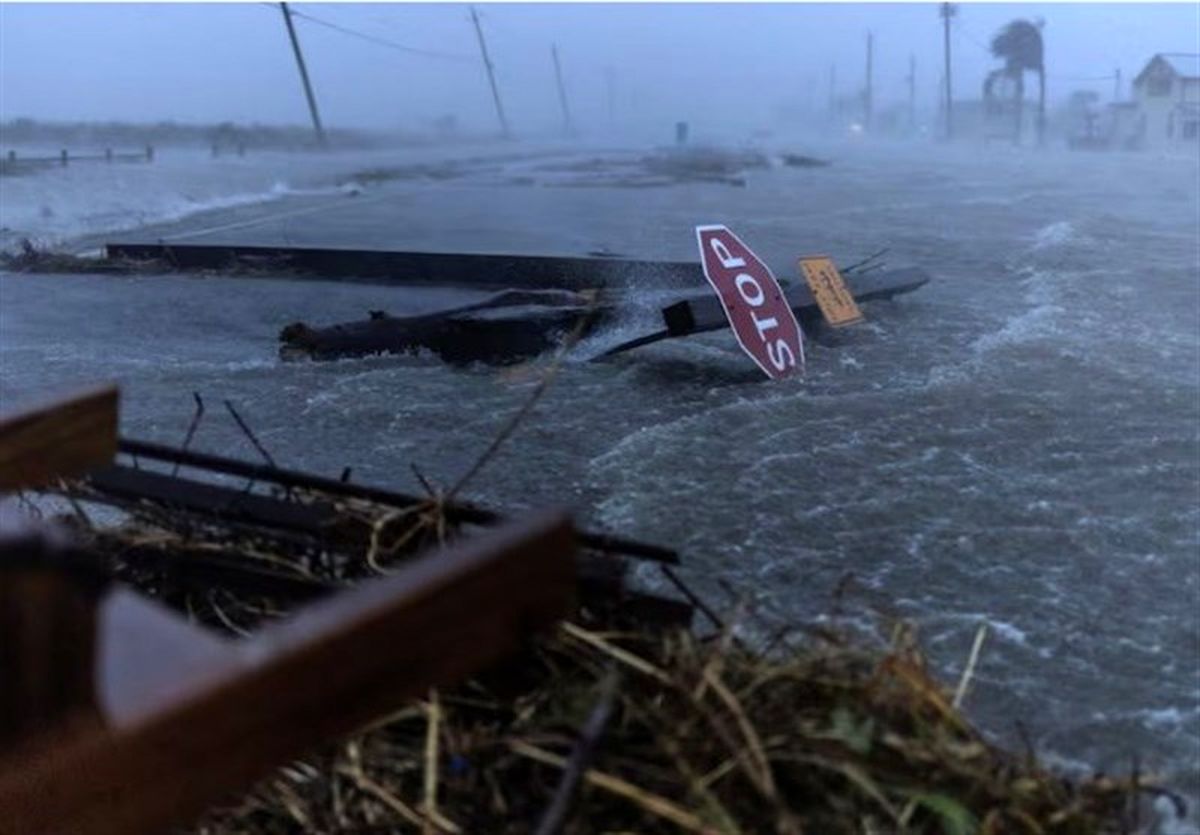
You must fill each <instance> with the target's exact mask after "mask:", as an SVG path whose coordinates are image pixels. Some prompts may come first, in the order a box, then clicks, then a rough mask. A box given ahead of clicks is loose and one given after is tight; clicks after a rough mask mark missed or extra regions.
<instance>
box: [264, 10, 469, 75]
mask: <svg viewBox="0 0 1200 835" xmlns="http://www.w3.org/2000/svg"><path fill="white" fill-rule="evenodd" d="M264 5H270V4H264ZM292 17H298V18H302V19H304V20H307V21H309V22H310V23H315V24H317V25H318V26H324V27H325V28H327V29H332V30H334V31H335V32H341V33H342V34H343V35H350V36H351V37H355V38H359V39H360V40H364V41H367V42H369V43H373V44H375V45H376V46H383V47H387V48H388V49H394V50H397V51H398V52H406V53H408V54H410V55H423V56H425V57H426V58H440V59H442V60H443V61H460V62H463V63H474V62H475V59H474V58H471V57H470V56H467V55H457V54H454V53H451V52H436V51H434V50H432V49H421V48H420V47H415V46H407V45H405V44H402V43H396V42H395V41H391V40H388V39H387V38H381V37H379V36H377V35H371V34H368V33H366V32H359V31H358V30H356V29H350V28H348V27H346V26H341V25H340V24H337V23H332V22H331V21H328V20H323V19H321V18H319V17H314V16H313V15H310V14H308V13H307V12H299V11H296V10H295V9H292Z"/></svg>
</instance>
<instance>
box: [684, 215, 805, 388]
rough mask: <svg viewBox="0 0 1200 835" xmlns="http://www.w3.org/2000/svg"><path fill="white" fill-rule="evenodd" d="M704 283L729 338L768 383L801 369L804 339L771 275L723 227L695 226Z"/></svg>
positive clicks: (748, 250) (743, 245) (742, 244)
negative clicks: (717, 305)
mask: <svg viewBox="0 0 1200 835" xmlns="http://www.w3.org/2000/svg"><path fill="white" fill-rule="evenodd" d="M696 240H697V242H698V243H699V244H700V259H701V261H703V263H704V277H705V278H707V279H708V283H709V284H711V285H712V286H713V289H714V290H716V291H717V297H718V298H719V299H720V300H721V306H722V307H723V308H725V316H726V318H728V319H729V326H730V327H731V328H733V334H734V336H736V337H737V341H738V343H739V344H740V345H741V346H742V350H744V351H745V352H746V353H747V354H749V355H750V358H751V359H752V360H754V361H755V362H756V363H758V367H759V368H761V369H762V370H763V373H765V374H766V375H767V376H768V377H770V378H771V379H773V380H777V379H780V378H781V377H788V376H791V375H792V374H794V373H795V372H796V370H797V368H800V369H803V368H804V334H803V332H802V331H801V330H800V323H799V322H797V321H796V316H795V314H794V313H792V309H791V308H790V307H789V306H788V303H787V299H786V298H785V297H784V294H783V290H782V288H780V286H779V282H777V281H776V280H775V276H773V275H771V270H770V269H769V268H768V267H767V265H766V264H764V263H763V262H762V261H760V260H759V258H758V256H756V255H755V254H754V253H753V252H751V251H750V248H749V247H748V246H746V245H745V244H744V243H742V242H741V240H740V239H739V238H738V236H737V235H735V234H733V233H732V232H730V231H729V229H728V228H726V227H724V226H697V227H696Z"/></svg>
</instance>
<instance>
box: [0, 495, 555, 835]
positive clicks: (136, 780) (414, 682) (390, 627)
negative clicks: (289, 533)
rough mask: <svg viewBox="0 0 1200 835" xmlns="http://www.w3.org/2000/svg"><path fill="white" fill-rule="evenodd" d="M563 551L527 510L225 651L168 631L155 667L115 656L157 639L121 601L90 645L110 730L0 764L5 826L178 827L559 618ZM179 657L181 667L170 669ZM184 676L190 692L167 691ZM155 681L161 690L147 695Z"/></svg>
mask: <svg viewBox="0 0 1200 835" xmlns="http://www.w3.org/2000/svg"><path fill="white" fill-rule="evenodd" d="M573 550H574V536H573V534H572V529H571V525H570V522H569V520H568V519H567V518H566V517H565V516H564V515H562V514H545V515H541V516H537V517H535V518H532V519H530V520H528V521H524V522H520V523H515V524H512V525H510V526H507V527H505V528H502V529H500V530H497V531H494V532H490V533H489V534H487V535H484V536H480V537H477V538H474V539H472V540H469V541H466V542H463V543H462V544H460V545H458V546H456V547H455V548H452V549H450V550H449V551H447V552H445V553H441V554H436V555H433V556H431V557H429V558H427V559H424V560H421V561H419V562H417V563H415V564H412V565H410V566H409V567H407V568H405V569H402V570H401V571H399V572H398V573H397V574H395V575H393V576H391V577H388V578H385V579H381V580H377V581H372V582H370V583H366V584H363V585H361V586H359V587H357V588H356V589H354V590H352V591H349V592H346V593H344V594H340V595H337V596H336V597H334V598H331V599H329V600H326V601H323V602H321V603H318V604H315V605H314V606H312V607H311V609H309V610H307V611H304V612H302V613H301V614H299V615H298V616H296V617H295V618H293V619H291V620H289V621H286V622H283V623H281V624H278V625H274V626H270V627H267V628H264V629H263V630H261V632H260V633H258V634H257V635H256V636H254V637H252V638H248V639H246V640H245V641H244V642H235V643H233V644H231V645H230V651H229V652H225V651H224V650H223V649H222V648H221V647H215V648H213V647H211V646H210V645H211V641H210V639H208V638H207V636H203V637H201V638H199V641H200V643H202V644H203V646H193V645H192V644H191V643H190V639H189V638H188V637H187V632H186V631H179V632H177V633H174V634H172V635H171V637H170V641H171V642H175V643H179V644H180V647H179V648H177V649H170V648H168V649H167V650H166V651H163V650H162V649H161V648H160V650H159V651H158V652H157V653H156V656H161V661H162V663H161V666H154V665H150V664H146V663H142V664H135V665H132V666H131V665H129V664H128V663H123V662H122V661H121V657H122V654H123V653H128V652H137V651H138V650H137V648H136V647H130V645H129V644H130V642H131V641H133V642H136V641H137V636H139V635H142V634H143V633H145V632H146V630H147V629H149V630H150V632H152V633H153V636H152V637H153V639H154V640H156V641H158V642H159V644H161V639H162V636H163V634H164V631H163V629H162V623H161V620H160V619H161V617H162V614H163V613H162V610H161V609H159V608H158V607H156V606H153V605H147V606H146V607H143V609H141V610H139V608H138V607H137V606H136V605H134V604H136V602H137V601H130V600H125V601H124V602H123V604H122V609H123V610H122V611H121V613H120V617H119V618H117V622H119V624H120V635H121V639H120V640H119V641H117V640H110V638H115V637H116V636H115V635H109V634H103V635H101V636H100V639H101V641H103V644H102V645H101V647H100V648H99V649H98V655H99V657H100V658H101V659H103V660H102V663H101V669H100V672H99V675H100V676H101V679H102V681H101V685H100V687H99V688H98V689H99V690H100V691H101V692H102V693H104V694H106V695H105V699H104V700H103V701H105V703H106V704H105V719H106V721H107V725H106V726H105V727H102V728H99V729H91V730H85V731H83V732H73V730H72V729H71V728H70V727H64V728H62V730H61V732H58V733H54V734H52V735H49V736H42V737H39V738H38V740H37V743H38V744H36V745H32V746H24V747H21V748H19V749H17V750H10V751H8V752H6V753H5V754H4V755H0V832H4V833H21V835H39V833H50V832H56V833H59V832H70V833H73V835H117V833H129V832H139V833H142V832H146V833H150V832H158V831H162V830H164V829H167V828H168V827H171V826H174V825H178V824H181V823H184V822H186V821H187V820H189V819H190V818H191V817H193V816H195V815H197V814H199V813H201V812H202V811H203V810H204V809H205V808H206V807H207V806H209V805H210V804H211V803H213V802H215V801H217V800H219V799H220V798H221V797H223V796H225V795H226V794H228V793H230V792H232V791H235V790H238V789H242V788H244V787H245V786H247V785H249V784H250V783H252V782H253V781H254V780H256V779H258V778H260V777H262V776H264V775H265V774H266V773H268V772H269V770H270V769H271V768H272V767H274V766H277V765H279V764H281V763H283V762H286V761H287V760H289V759H291V758H293V757H296V756H299V755H300V754H302V753H303V752H304V751H306V750H308V749H310V748H311V747H312V746H314V745H316V744H318V743H321V742H324V741H327V740H330V739H333V738H336V737H338V736H340V735H343V734H346V733H349V732H351V731H353V730H354V729H355V728H358V727H361V726H362V725H363V724H365V723H367V722H369V721H370V720H372V719H374V718H377V717H378V716H380V715H382V714H385V713H386V712H388V711H390V710H394V709H395V708H396V707H397V706H398V705H399V704H401V703H402V702H403V701H404V700H406V699H409V698H412V697H415V696H419V695H422V694H424V693H426V692H427V691H428V688H430V687H433V686H440V685H445V684H449V683H452V682H455V681H457V680H460V679H461V678H463V677H465V676H467V675H469V674H470V673H472V672H474V671H476V670H478V669H480V668H481V667H482V666H484V665H487V664H490V663H492V662H494V661H495V660H497V659H498V658H499V657H501V656H502V655H504V654H506V653H508V652H510V651H512V650H513V649H515V648H517V646H518V645H519V643H520V642H521V640H522V637H523V636H524V635H525V634H526V633H527V631H528V630H529V629H530V628H533V627H538V626H546V625H548V624H549V623H551V622H552V621H554V620H555V619H557V618H559V617H561V616H562V615H564V614H565V613H566V612H567V611H568V607H569V605H570V598H571V595H572V592H573V587H574V568H573V560H572V554H573ZM139 622H140V623H141V626H139ZM106 623H109V622H108V621H106ZM156 624H157V625H156ZM112 625H113V627H114V629H115V628H116V624H115V623H114V624H112ZM210 649H211V651H210ZM192 650H196V651H192ZM142 657H143V658H144V657H145V655H144V654H143V655H142ZM184 657H186V658H188V659H189V661H188V669H187V670H182V669H181V668H180V666H179V664H178V663H177V661H176V659H177V658H184ZM181 675H183V676H185V678H184V679H183V680H184V681H185V682H186V683H185V684H184V685H183V686H180V685H179V684H172V682H178V681H179V680H180V676H181ZM112 676H119V677H122V680H119V681H114V680H112V679H111V677H112ZM130 676H132V677H136V679H137V681H136V682H132V683H133V684H134V685H136V686H128V685H130V682H129V681H128V678H129V677H130ZM159 686H163V687H167V688H168V689H170V692H169V694H168V695H167V696H165V697H159V698H146V694H147V693H155V692H158V688H159Z"/></svg>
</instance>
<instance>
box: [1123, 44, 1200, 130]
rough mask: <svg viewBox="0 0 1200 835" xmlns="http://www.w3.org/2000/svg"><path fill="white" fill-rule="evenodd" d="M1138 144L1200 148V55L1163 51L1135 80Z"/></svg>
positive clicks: (1134, 98) (1134, 99)
mask: <svg viewBox="0 0 1200 835" xmlns="http://www.w3.org/2000/svg"><path fill="white" fill-rule="evenodd" d="M1133 101H1134V103H1135V104H1136V106H1137V117H1136V127H1135V130H1134V134H1135V136H1136V138H1137V144H1138V145H1140V146H1141V147H1144V148H1148V149H1154V150H1191V149H1200V55H1191V54H1182V53H1160V54H1158V55H1155V56H1154V57H1153V58H1151V59H1150V62H1149V63H1148V64H1146V66H1145V68H1144V69H1143V70H1142V71H1141V72H1140V73H1138V75H1137V77H1136V78H1135V79H1134V80H1133Z"/></svg>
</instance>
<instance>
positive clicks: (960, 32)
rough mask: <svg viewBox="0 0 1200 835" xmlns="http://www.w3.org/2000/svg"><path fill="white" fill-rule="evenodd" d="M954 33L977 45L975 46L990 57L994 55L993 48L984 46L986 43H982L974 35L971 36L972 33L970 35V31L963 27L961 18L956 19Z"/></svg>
mask: <svg viewBox="0 0 1200 835" xmlns="http://www.w3.org/2000/svg"><path fill="white" fill-rule="evenodd" d="M954 32H955V34H958V35H962V36H963V37H964V38H966V39H967V40H968V41H970V42H971V43H973V44H975V46H977V47H979V48H980V49H982V50H983V51H984V52H986V53H987V54H988V55H991V54H992V48H991V47H990V46H988V45H986V44H984V43H982V42H980V41H979V39H977V38H976V37H975V36H974V35H972V34H971V33H970V32H969V31H968V30H967V27H965V26H963V23H962V19H961V18H957V17H956V18H955V19H954Z"/></svg>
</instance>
